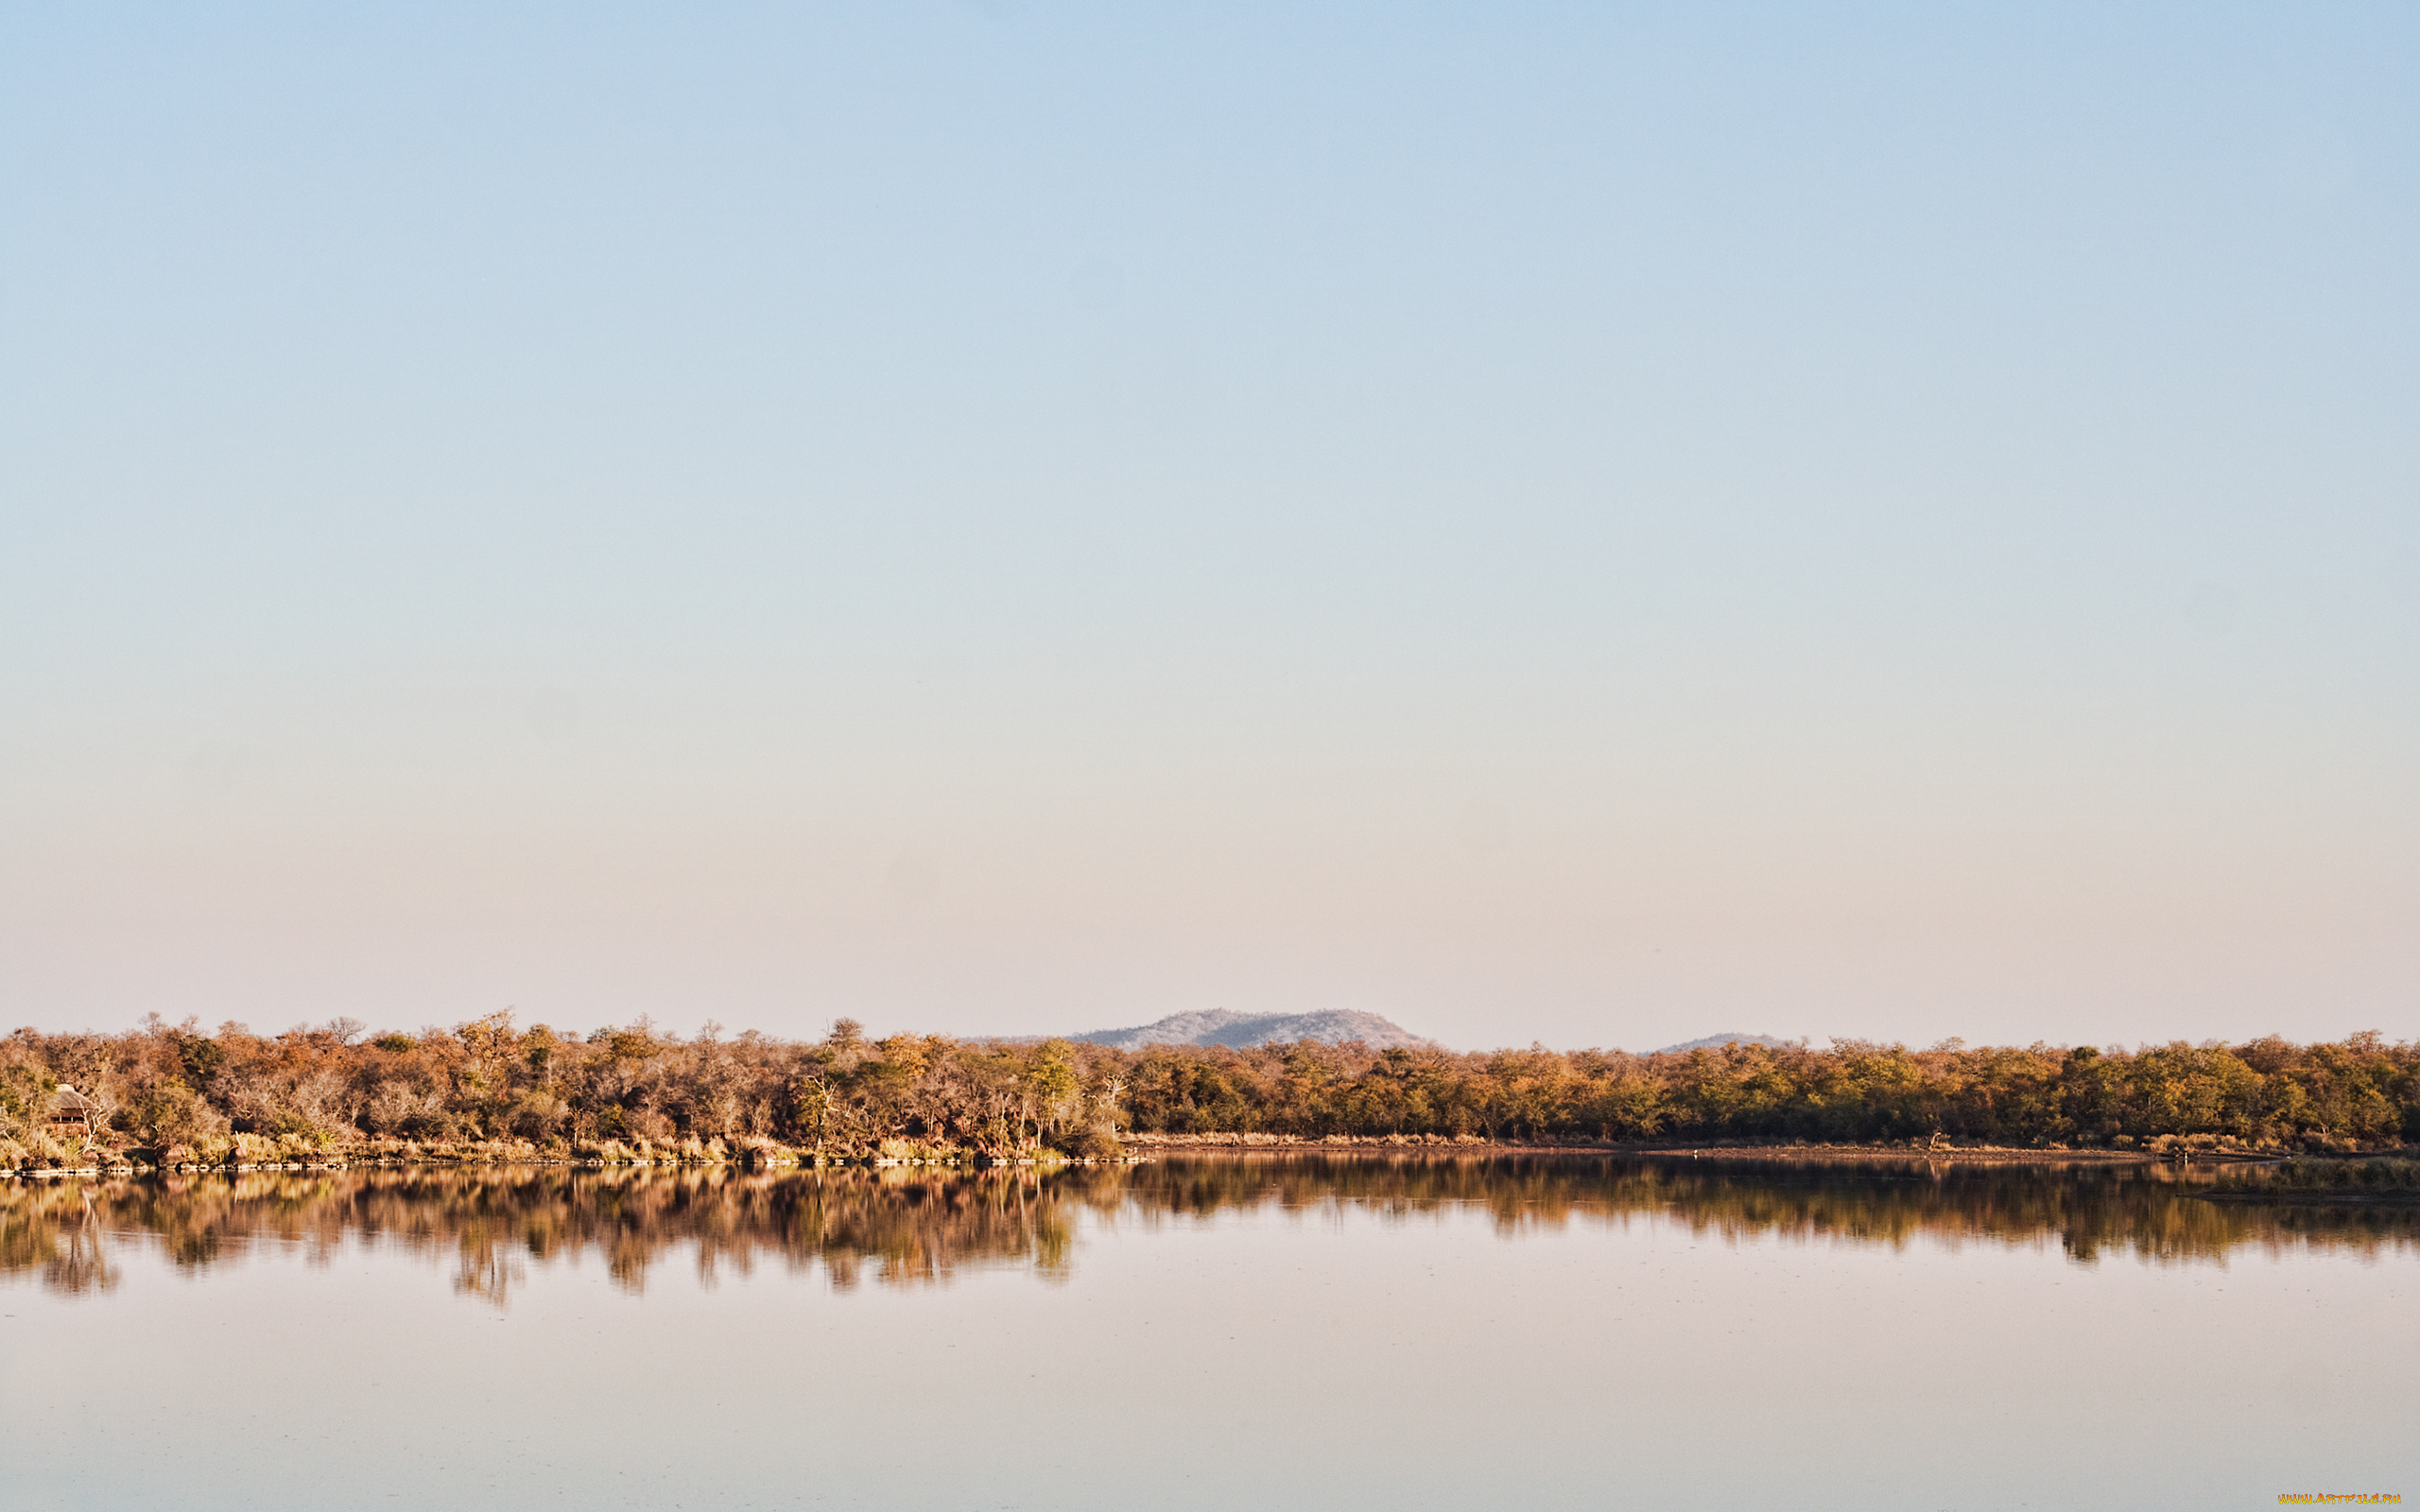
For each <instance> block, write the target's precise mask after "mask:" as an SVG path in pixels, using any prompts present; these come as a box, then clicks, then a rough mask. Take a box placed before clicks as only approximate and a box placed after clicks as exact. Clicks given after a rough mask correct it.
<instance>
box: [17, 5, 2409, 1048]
mask: <svg viewBox="0 0 2420 1512" xmlns="http://www.w3.org/2000/svg"><path fill="white" fill-rule="evenodd" d="M2415 65H2420V12H2415V11H2413V10H2412V9H2411V8H2409V7H2401V6H2386V5H2376V6H2359V5H2346V6H2333V7H2327V8H2310V7H2301V8H2275V7H2248V6H2210V5H2142V6H2134V7H2127V8H2110V7H2102V6H2071V7H2025V8H2014V7H2012V8H2005V9H2003V10H2000V11H1997V12H1995V11H1993V10H1990V9H1981V8H1960V9H1943V8H1938V7H1925V6H1912V5H1910V6H1895V7H1893V6H1876V7H1841V6H1825V7H1805V8H1784V7H1705V6H1679V5H1668V6H1629V7H1623V6H1603V7H1597V6H1591V7H1580V6H1532V7H1514V8H1506V7H1484V8H1482V7H1461V8H1457V7H1445V6H1422V7H1377V6H1333V7H1324V8H1303V7H1296V6H1269V7H1239V6H1222V7H1217V8H1150V9H1136V8H1127V7H1098V8H1080V7H1061V6H1044V5H1028V4H1016V3H1002V4H994V5H964V6H923V5H884V6H876V5H871V4H868V5H856V6H799V7H791V6H769V5H766V6H754V5H701V6H690V7H683V8H678V9H663V8H653V7H612V6H579V7H572V6H512V5H506V6H495V5H488V6H477V7H471V6H454V5H428V6H422V7H413V8H408V9H407V10H405V11H393V12H383V11H379V10H377V9H370V8H337V9H329V8H324V7H306V6H301V5H293V6H267V5H264V6H252V5H213V6H205V7H168V6H158V7H130V6H112V5H93V6H77V7H72V8H32V7H19V8H12V9H9V10H8V11H7V12H6V13H5V15H0V204H5V215H0V648H5V649H0V711H5V712H0V1021H5V1023H6V1024H14V1023H33V1024H37V1025H41V1026H44V1027H54V1028H58V1027H78V1026H88V1025H89V1026H95V1027H118V1026H123V1025H126V1024H130V1023H131V1022H133V1021H134V1020H135V1019H137V1018H138V1017H139V1016H140V1015H142V1014H143V1013H145V1012H148V1011H154V1010H156V1011H159V1012H162V1013H164V1014H165V1015H167V1016H168V1017H170V1018H171V1019H175V1018H182V1017H183V1016H184V1015H186V1014H188V1013H190V1014H197V1015H199V1016H200V1017H201V1018H202V1019H203V1020H204V1021H205V1022H216V1021H217V1020H219V1019H224V1018H235V1019H241V1020H245V1021H248V1022H251V1023H252V1024H253V1026H254V1027H256V1028H263V1029H267V1028H280V1027H285V1026H286V1025H288V1024H291V1023H293V1022H300V1021H306V1020H308V1021H318V1020H322V1019H325V1018H327V1017H329V1016H331V1015H334V1014H340V1013H341V1014H351V1015H353V1016H354V1017H357V1018H361V1019H364V1020H367V1021H370V1022H373V1023H378V1024H382V1025H416V1024H419V1023H423V1022H454V1021H456V1020H458V1019H461V1018H466V1017H470V1016H473V1015H475V1014H479V1013H483V1012H487V1011H490V1010H492V1009H493V1008H495V1007H498V1006H502V1005H507V1004H510V1005H515V1006H516V1007H517V1008H518V1010H519V1011H520V1013H521V1014H522V1016H523V1017H524V1019H525V1020H545V1021H548V1022H554V1023H557V1024H562V1025H567V1026H570V1027H575V1028H587V1027H592V1026H595V1025H596V1024H599V1023H602V1022H613V1021H621V1020H627V1019H628V1018H630V1017H631V1016H633V1015H636V1014H639V1013H642V1012H645V1013H651V1014H652V1015H654V1017H655V1018H656V1019H657V1020H658V1021H660V1022H664V1023H666V1024H667V1025H669V1026H672V1027H674V1028H687V1027H689V1026H693V1025H694V1024H696V1023H697V1022H699V1021H700V1020H702V1019H705V1018H707V1017H713V1018H716V1019H718V1020H720V1021H722V1022H725V1023H727V1024H731V1025H733V1026H734V1027H742V1026H757V1027H763V1028H766V1029H769V1030H774V1031H779V1032H784V1033H801V1032H812V1031H815V1030H818V1029H820V1028H821V1025H822V1024H823V1023H825V1022H828V1021H829V1020H830V1019H831V1018H833V1017H834V1016H836V1015H838V1014H851V1015H855V1016H856V1017H859V1018H861V1019H864V1020H865V1021H867V1022H868V1023H869V1024H870V1025H872V1026H873V1027H874V1028H876V1029H877V1030H888V1029H894V1028H907V1027H918V1028H928V1029H936V1030H944V1031H951V1032H959V1033H1022V1032H1038V1031H1046V1030H1068V1029H1084V1028H1096V1027H1105V1026H1109V1025H1114V1024H1125V1023H1134V1022H1145V1021H1148V1020H1150V1019H1153V1018H1157V1017H1159V1016H1160V1015H1162V1014H1165V1013H1168V1012H1172V1011H1177V1010H1181V1009H1188V1008H1211V1007H1222V1006H1223V1007H1231V1008H1238V1009H1247V1010H1253V1011H1296V1010H1307V1009H1313V1008H1322V1007H1349V1008H1361V1009H1368V1010H1372V1011H1375V1012H1380V1013H1385V1014H1387V1015H1389V1016H1391V1017H1393V1018H1395V1019H1397V1020H1399V1021H1401V1022H1404V1023H1405V1024H1407V1025H1408V1026H1409V1027H1411V1028H1413V1029H1416V1030H1419V1031H1422V1032H1425V1033H1429V1034H1433V1035H1436V1036H1438V1037H1440V1038H1441V1039H1443V1040H1446V1041H1447V1042H1448V1043H1452V1044H1456V1045H1462V1046H1478V1045H1488V1044H1495V1043H1502V1042H1527V1041H1529V1040H1532V1039H1537V1040H1545V1041H1547V1043H1549V1044H1556V1045H1584V1044H1607V1045H1614V1044H1619V1045H1627V1046H1630V1047H1633V1048H1646V1047H1650V1046H1652V1045H1655V1044H1660V1043H1664V1042H1667V1041H1668V1040H1678V1039H1682V1038H1686V1037H1689V1036H1692V1035H1697V1034H1702V1033H1705V1032H1708V1031H1710V1030H1716V1029H1727V1028H1737V1029H1745V1030H1755V1031H1765V1032H1771V1033H1777V1034H1785V1035H1809V1036H1814V1037H1817V1038H1819V1039H1820V1038H1821V1037H1823V1036H1826V1035H1861V1036H1879V1037H1884V1038H1899V1039H1907V1040H1914V1041H1918V1042H1927V1041H1929V1040H1934V1039H1937V1038H1940V1037H1943V1036H1947V1035H1960V1036H1963V1037H1964V1038H1966V1039H1967V1040H1970V1041H1979V1040H2033V1039H2035V1038H2048V1039H2050V1040H2061V1041H2067V1040H2090V1041H2098V1042H2132V1041H2135V1040H2166V1039H2170V1038H2178V1037H2183V1038H2189V1039H2200V1038H2203V1037H2205V1036H2227V1037H2236V1036H2242V1035H2249V1034H2255V1033H2260V1032H2266V1031H2270V1030H2276V1031H2279V1032H2283V1033H2286V1034H2289V1035H2291V1036H2294V1037H2296V1038H2307V1037H2313V1036H2325V1037H2330V1038H2333V1037H2335V1036H2339V1035H2342V1034H2343V1033H2345V1032H2348V1031H2350V1030H2354V1029H2359V1028H2367V1027H2377V1028H2380V1029H2383V1030H2385V1031H2387V1032H2388V1033H2389V1035H2390V1036H2392V1037H2394V1038H2408V1037H2412V1036H2420V991H2415V984H2420V783H2415V781H2414V774H2415V772H2420V427H2416V426H2415V419H2416V418H2420V329H2415V324H2420V322H2415V318H2414V317H2415V292H2416V291H2420V278H2415V271H2416V270H2420V66H2415Z"/></svg>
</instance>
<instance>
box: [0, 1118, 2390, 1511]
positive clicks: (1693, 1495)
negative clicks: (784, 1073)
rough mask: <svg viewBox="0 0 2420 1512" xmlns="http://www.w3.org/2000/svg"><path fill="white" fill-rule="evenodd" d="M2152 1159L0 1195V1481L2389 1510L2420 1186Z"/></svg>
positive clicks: (523, 1503)
mask: <svg viewBox="0 0 2420 1512" xmlns="http://www.w3.org/2000/svg"><path fill="white" fill-rule="evenodd" d="M2194 1190H2195V1188H2194V1185H2193V1181H2192V1178H2191V1177H2177V1176H2175V1175H2172V1174H2170V1173H2168V1172H2164V1171H2158V1170H2147V1169H2142V1168H2116V1169H2112V1168H2107V1167H2099V1168H2094V1167H2083V1168H2065V1169H2054V1168H2046V1167H2020V1168H2014V1169H1992V1168H1978V1167H1959V1166H1947V1165H1944V1166H1938V1167H1927V1166H1924V1165H1921V1164H1917V1165H1910V1166H1905V1167H1882V1166H1871V1165H1861V1166H1804V1165H1779V1164H1775V1165H1761V1164H1760V1165H1754V1166H1750V1165H1737V1164H1732V1163H1728V1162H1723V1163H1720V1164H1718V1163H1717V1162H1712V1161H1699V1162H1691V1161H1687V1160H1679V1161H1675V1160H1615V1159H1602V1158H1504V1159H1495V1160H1379V1159H1368V1160H1329V1159H1307V1158H1305V1159H1283V1160H1279V1159H1242V1158H1239V1159H1229V1160H1215V1159H1195V1160H1166V1161H1160V1162H1154V1163H1151V1164H1148V1165H1143V1166H1139V1167H1132V1168H1116V1169H1106V1168H1102V1169H1080V1170H1074V1171H1068V1172H1064V1173H1061V1174H1057V1175H1051V1176H1036V1175H1033V1174H1031V1173H1025V1174H1017V1173H1005V1172H1004V1173H986V1174H981V1175H954V1176H942V1175H938V1174H935V1175H926V1174H921V1173H916V1172H911V1171H897V1170H894V1171H881V1172H844V1173H795V1174H790V1175H785V1176H748V1175H739V1174H734V1173H720V1172H715V1173H694V1172H693V1173H674V1172H645V1171H643V1172H620V1171H616V1172H610V1173H609V1172H596V1171H564V1170H560V1169H548V1170H529V1171H480V1172H473V1173H427V1172H381V1171H371V1172H354V1173H341V1174H333V1175H328V1174H302V1173H284V1174H272V1173H261V1174H253V1175H240V1176H234V1177H191V1178H172V1179H161V1180H123V1181H84V1182H45V1183H29V1182H13V1183H0V1314H5V1315H0V1506H5V1507H7V1508H9V1509H11V1512H14V1509H18V1508H52V1507H72V1508H112V1509H114V1508H123V1507H145V1506H176V1507H191V1508H204V1509H216V1508H229V1509H234V1508H242V1509H245V1512H283V1509H286V1508H296V1509H301V1508H312V1509H320V1508H345V1507H377V1508H385V1507H398V1506H447V1507H472V1508H489V1507H527V1506H557V1505H560V1506H565V1507H750V1506H753V1507H809V1506H814V1507H902V1508H960V1507H963V1508H1012V1507H1013V1508H1085V1509H1089V1508H1104V1509H1105V1508H1144V1507H1222V1508H1224V1507H1234V1506H1253V1507H1278V1508H1295V1507H1301V1508H1328V1507H1347V1508H1351V1507H1390V1508H1395V1507H1413V1508H1427V1507H1440V1508H1444V1507H1454V1508H1461V1507H1469V1508H1511V1507H1533V1506H1534V1507H1629V1506H1641V1507H1758V1508H1767V1507H1771V1508H1783V1507H1818V1508H1821V1507H1841V1508H1847V1507H1857V1508H1873V1507H1885V1508H1898V1507H1910V1508H1947V1507H1961V1508H1963V1507H2024V1506H2031V1507H2062V1508H2064V1507H2087V1508H2088V1507H2112V1508H2119V1507H2125V1508H2135V1507H2142V1508H2162V1507H2178V1508H2187V1507H2189V1508H2231V1507H2243V1508H2251V1507H2273V1506H2275V1505H2277V1498H2278V1495H2279V1494H2280V1493H2281V1492H2296V1491H2340V1492H2341V1491H2353V1492H2366V1491H2394V1492H2400V1493H2402V1494H2403V1495H2404V1496H2406V1497H2408V1498H2420V1473H2415V1471H2420V1447H2415V1446H2420V1284H2415V1283H2420V1218H2415V1216H2414V1214H2413V1213H2412V1212H2411V1211H2410V1210H2405V1211H2370V1212H2346V1211H2326V1210H2308V1209H2260V1208H2245V1207H2236V1206H2221V1205H2219V1204H2213V1203H2208V1202H2204V1201H2200V1200H2198V1199H2196V1198H2195V1197H2194V1196H2193V1195H2192V1192H2193V1191H2194Z"/></svg>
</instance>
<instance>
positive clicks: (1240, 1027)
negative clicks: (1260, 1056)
mask: <svg viewBox="0 0 2420 1512" xmlns="http://www.w3.org/2000/svg"><path fill="white" fill-rule="evenodd" d="M1068 1038H1070V1039H1073V1040H1083V1041H1085V1042H1086V1043H1089V1044H1096V1045H1108V1046H1110V1047H1111V1048H1112V1049H1115V1050H1140V1049H1142V1048H1143V1047H1144V1046H1145V1045H1233V1046H1234V1047H1235V1048H1236V1049H1238V1050H1242V1049H1247V1048H1249V1047H1251V1046H1253V1045H1268V1044H1292V1043H1293V1042H1294V1041H1295V1040H1318V1041H1319V1042H1320V1043H1321V1044H1323V1045H1340V1044H1342V1043H1344V1042H1345V1041H1346V1040H1360V1041H1362V1042H1363V1043H1364V1044H1367V1045H1369V1046H1370V1047H1371V1048H1372V1049H1374V1050H1392V1049H1395V1048H1396V1047H1398V1046H1400V1047H1402V1048H1404V1049H1407V1050H1409V1049H1416V1048H1421V1047H1425V1046H1428V1045H1433V1044H1435V1043H1436V1041H1435V1040H1424V1039H1422V1038H1421V1037H1420V1036H1418V1035H1416V1034H1413V1033H1412V1032H1411V1031H1410V1030H1409V1029H1407V1028H1405V1027H1404V1026H1403V1025H1401V1024H1399V1023H1396V1022H1393V1021H1392V1020H1389V1019H1382V1018H1380V1017H1378V1016H1377V1015H1376V1014H1374V1013H1356V1012H1353V1011H1351V1010H1350V1009H1346V1008H1329V1009H1327V1010H1325V1011H1323V1012H1320V1013H1237V1012H1236V1011H1235V1010H1234V1009H1232V1008H1217V1009H1214V1010H1212V1011H1210V1012H1208V1013H1171V1014H1169V1015H1168V1016H1167V1018H1165V1019H1162V1020H1161V1021H1160V1022H1157V1023H1147V1024H1144V1025H1143V1026H1142V1027H1141V1028H1138V1029H1097V1030H1095V1031H1093V1032H1092V1033H1091V1034H1079V1035H1070V1036H1069V1037H1068Z"/></svg>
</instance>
